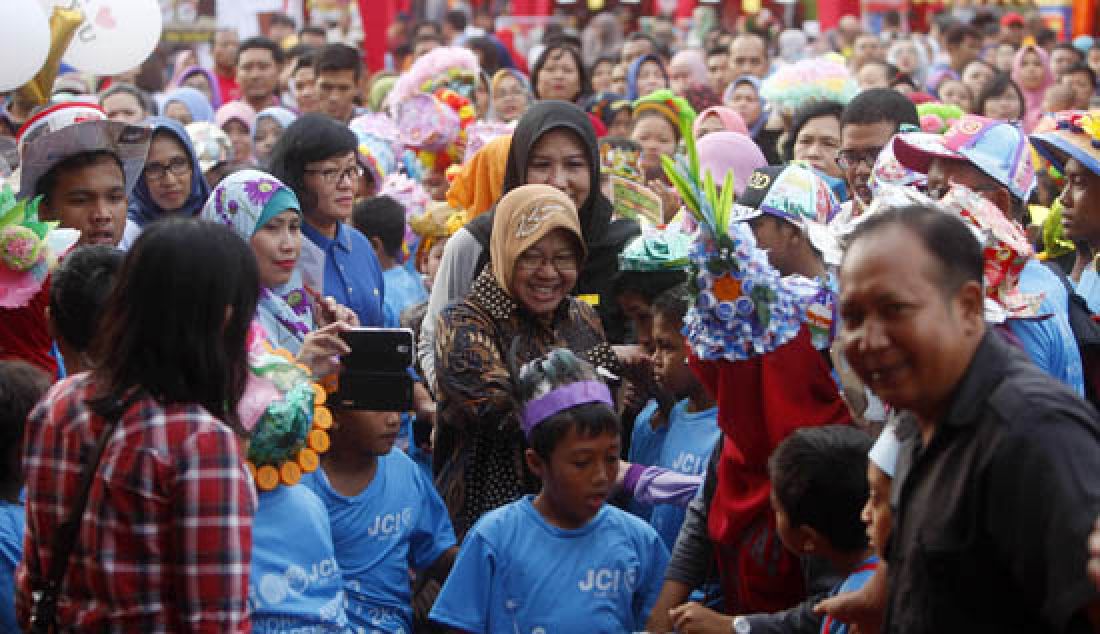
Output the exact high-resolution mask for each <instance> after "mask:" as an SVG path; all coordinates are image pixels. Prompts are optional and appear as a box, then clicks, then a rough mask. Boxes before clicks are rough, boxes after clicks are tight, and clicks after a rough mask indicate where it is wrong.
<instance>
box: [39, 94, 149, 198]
mask: <svg viewBox="0 0 1100 634" xmlns="http://www.w3.org/2000/svg"><path fill="white" fill-rule="evenodd" d="M151 139H152V130H151V129H150V128H148V127H146V126H136V125H129V124H126V123H123V122H121V121H110V120H108V119H107V114H106V113H105V112H104V111H103V109H102V108H100V107H99V106H97V105H95V104H90V103H80V102H69V103H62V104H58V105H56V106H52V107H50V108H46V109H45V110H43V111H42V112H40V113H38V114H36V115H35V116H33V117H31V118H30V119H29V120H28V121H27V122H26V123H25V124H23V127H22V129H20V130H19V135H18V143H19V154H20V159H21V160H20V164H21V165H22V174H21V176H20V179H19V195H20V196H23V197H31V196H33V195H34V194H35V188H36V187H37V185H38V180H39V179H40V178H42V176H43V175H45V174H46V172H48V171H50V170H51V169H52V168H53V167H54V166H55V165H57V164H58V163H60V162H62V161H64V160H65V159H66V158H68V157H70V156H73V155H74V154H80V153H82V152H92V151H97V150H106V151H108V152H111V153H112V154H114V155H115V156H117V157H118V158H119V160H120V161H121V162H122V171H123V173H124V174H125V177H126V191H127V193H129V192H130V190H131V189H133V187H134V184H135V183H137V179H138V178H139V177H140V176H141V170H142V169H143V168H144V167H145V155H146V154H148V152H149V142H150V140H151Z"/></svg>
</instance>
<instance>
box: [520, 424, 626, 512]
mask: <svg viewBox="0 0 1100 634" xmlns="http://www.w3.org/2000/svg"><path fill="white" fill-rule="evenodd" d="M528 464H529V465H530V466H531V469H532V471H534V472H535V474H536V475H537V476H539V478H540V479H541V480H542V492H541V493H540V495H542V496H544V497H545V498H547V501H548V502H549V506H550V507H551V508H553V509H554V511H555V513H556V514H558V515H559V516H560V517H556V518H552V519H554V520H556V522H557V523H558V524H560V525H561V526H562V527H574V528H579V527H581V526H583V525H585V524H586V523H587V522H588V521H589V520H591V519H592V518H593V517H595V515H596V513H598V512H599V511H600V507H602V506H603V504H604V502H605V501H607V496H608V494H609V493H610V492H611V487H612V486H614V484H615V476H616V475H618V471H619V435H618V434H600V435H598V436H584V435H580V434H578V433H577V430H576V427H572V428H570V429H569V432H568V433H567V434H566V435H565V437H564V438H562V439H561V440H560V441H558V444H557V446H556V447H554V450H553V451H552V452H551V454H550V459H549V460H547V461H543V460H541V459H540V458H539V456H538V455H536V454H535V453H534V451H532V450H528Z"/></svg>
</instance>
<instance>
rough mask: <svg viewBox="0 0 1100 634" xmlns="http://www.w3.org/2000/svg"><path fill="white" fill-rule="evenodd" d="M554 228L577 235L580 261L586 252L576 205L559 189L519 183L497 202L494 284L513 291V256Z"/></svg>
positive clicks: (491, 252) (492, 242) (492, 257)
mask: <svg viewBox="0 0 1100 634" xmlns="http://www.w3.org/2000/svg"><path fill="white" fill-rule="evenodd" d="M554 229H565V230H566V231H568V232H569V233H572V234H573V236H574V237H575V238H576V239H577V244H578V245H579V246H580V248H581V261H582V262H583V260H584V258H585V256H586V255H587V250H586V247H585V244H584V237H583V236H582V235H581V223H580V219H579V218H577V208H576V207H575V206H574V205H573V201H572V200H570V198H569V197H568V196H566V195H565V194H564V193H562V191H561V190H560V189H558V188H556V187H551V186H550V185H522V186H520V187H516V188H515V189H513V190H512V191H510V192H508V194H507V195H505V196H504V198H502V199H500V202H499V203H497V208H496V213H495V214H494V217H493V235H492V238H491V239H490V242H489V262H490V264H491V265H492V269H493V277H494V278H496V281H497V284H500V287H501V289H503V290H504V292H505V293H507V294H508V295H509V296H511V295H512V277H513V273H514V272H515V266H516V260H517V259H519V256H520V255H522V254H523V252H524V251H526V250H527V249H529V248H531V245H533V244H535V243H536V242H538V241H539V240H541V239H542V238H543V237H545V236H546V234H548V233H550V232H551V231H553V230H554Z"/></svg>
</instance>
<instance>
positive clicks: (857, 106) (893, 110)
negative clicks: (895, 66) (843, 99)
mask: <svg viewBox="0 0 1100 634" xmlns="http://www.w3.org/2000/svg"><path fill="white" fill-rule="evenodd" d="M883 121H889V122H890V123H893V124H894V131H895V132H896V131H898V130H900V129H901V126H902V124H905V123H908V124H910V125H914V126H918V127H919V126H920V117H918V116H917V107H916V106H914V105H913V102H912V101H909V99H908V98H907V97H906V96H905V95H903V94H901V93H900V92H898V91H896V90H894V89H893V88H872V89H870V90H864V91H863V92H861V93H859V94H858V95H856V96H855V97H854V98H853V99H852V100H851V101H849V102H848V105H847V106H844V114H843V115H842V116H841V117H840V127H841V128H843V127H844V126H846V125H849V124H856V125H869V124H874V123H881V122H883Z"/></svg>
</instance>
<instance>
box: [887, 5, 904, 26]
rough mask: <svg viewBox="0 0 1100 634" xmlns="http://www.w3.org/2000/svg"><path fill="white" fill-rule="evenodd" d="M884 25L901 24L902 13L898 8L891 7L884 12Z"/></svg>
mask: <svg viewBox="0 0 1100 634" xmlns="http://www.w3.org/2000/svg"><path fill="white" fill-rule="evenodd" d="M882 25H883V26H891V27H893V26H901V13H899V12H898V10H897V9H890V10H889V11H887V12H886V13H884V14H882Z"/></svg>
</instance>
